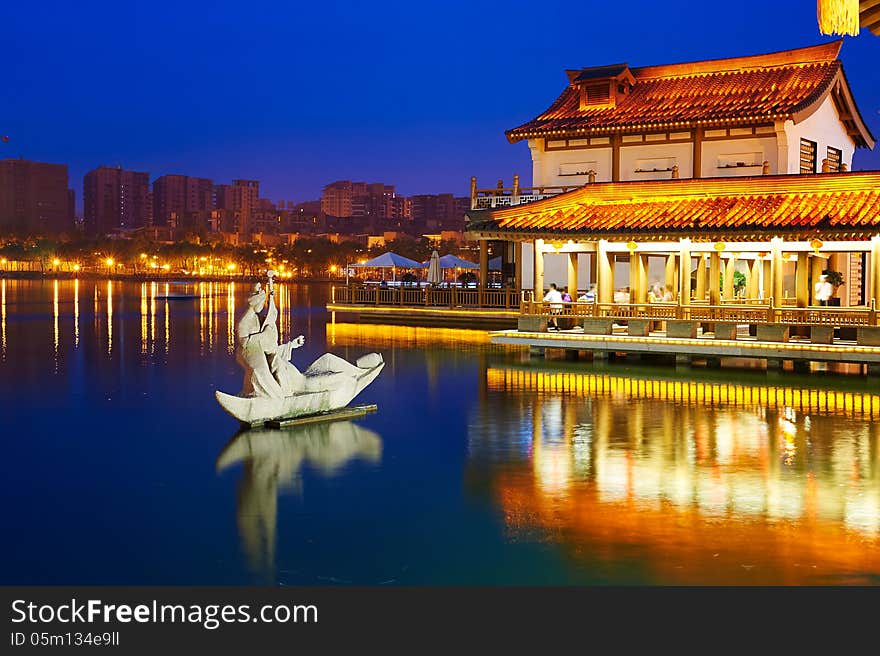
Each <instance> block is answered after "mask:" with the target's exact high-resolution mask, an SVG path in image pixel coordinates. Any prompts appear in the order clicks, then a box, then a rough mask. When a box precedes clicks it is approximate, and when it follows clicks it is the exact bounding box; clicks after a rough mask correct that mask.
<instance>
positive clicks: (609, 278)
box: [596, 239, 614, 303]
mask: <svg viewBox="0 0 880 656" xmlns="http://www.w3.org/2000/svg"><path fill="white" fill-rule="evenodd" d="M613 258H614V253H609V252H608V242H607V241H606V240H604V239H600V240H599V243H598V244H597V246H596V260H597V264H596V292H597V294H596V300H597V301H598V302H599V303H611V302H612V301H614V260H613Z"/></svg>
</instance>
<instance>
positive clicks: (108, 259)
mask: <svg viewBox="0 0 880 656" xmlns="http://www.w3.org/2000/svg"><path fill="white" fill-rule="evenodd" d="M104 264H106V265H107V266H108V267H111V266H113V264H114V262H113V258H112V257H108V258H107V259H106V260H104Z"/></svg>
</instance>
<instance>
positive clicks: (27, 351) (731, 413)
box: [0, 280, 880, 585]
mask: <svg viewBox="0 0 880 656" xmlns="http://www.w3.org/2000/svg"><path fill="white" fill-rule="evenodd" d="M169 291H170V292H173V293H178V292H182V291H183V292H190V293H193V294H195V295H196V296H197V297H196V298H193V299H189V300H186V299H180V300H166V299H165V298H163V297H164V296H165V294H166V293H167V292H169ZM0 294H2V297H0V308H2V316H0V399H2V400H0V411H2V412H0V432H2V446H3V458H2V464H0V468H2V477H0V490H2V495H3V496H2V498H3V502H4V516H5V518H6V519H5V522H4V540H2V542H0V583H5V584H37V583H39V584H50V583H72V584H86V583H94V584H243V583H260V584H284V585H297V584H306V585H308V584H364V585H372V584H389V585H391V584H609V583H610V584H647V585H654V584H704V583H705V584H856V583H858V584H863V583H874V584H876V583H878V582H880V429H878V424H877V419H878V418H880V388H878V384H877V382H876V379H874V380H872V381H867V380H866V379H864V378H857V377H846V376H832V375H821V374H818V373H817V374H813V375H812V376H803V375H795V374H784V375H782V376H779V377H776V378H767V376H766V374H764V373H763V372H748V371H736V372H733V371H730V370H722V371H709V370H707V371H700V370H694V371H692V372H689V373H682V372H678V373H676V372H675V371H674V370H671V369H662V368H651V367H648V366H638V365H630V366H626V365H623V364H610V365H605V367H604V368H603V367H597V368H594V367H593V366H592V365H591V364H590V363H584V362H567V361H564V360H547V361H544V360H537V361H536V360H532V361H530V360H529V358H528V355H527V353H525V352H523V351H521V350H518V349H506V348H501V347H492V346H490V345H489V343H488V339H487V337H486V334H485V333H484V332H481V331H466V330H445V329H427V328H405V327H393V326H373V325H358V324H352V323H341V322H337V323H335V324H334V323H331V322H330V317H329V316H328V314H327V313H326V312H325V310H324V303H325V302H326V300H327V295H328V288H327V287H326V286H320V285H311V286H310V285H286V286H284V285H282V286H281V287H280V289H279V303H280V305H281V326H280V328H281V332H282V333H283V334H284V335H285V336H287V337H292V336H296V335H298V334H303V335H305V337H306V345H305V347H304V348H302V349H299V350H298V351H296V352H295V357H294V363H295V364H297V365H298V366H299V367H300V368H301V369H304V368H305V367H306V366H307V365H308V363H309V362H311V360H313V359H314V358H316V357H317V356H318V355H320V354H321V353H323V352H325V351H331V352H333V353H336V354H338V355H340V356H342V357H345V358H347V359H350V360H354V359H355V358H357V357H358V356H360V355H362V354H364V353H368V352H370V351H379V352H381V353H382V354H383V355H384V357H385V360H386V362H387V365H386V368H385V370H384V371H383V372H382V374H381V375H380V376H379V378H378V379H377V380H376V381H375V382H374V383H373V384H372V385H371V386H370V387H369V388H367V389H366V390H365V391H364V392H363V394H362V395H361V396H360V397H359V398H358V399H357V400H356V402H360V403H376V404H378V406H379V410H378V412H376V413H373V414H370V415H367V416H365V417H363V418H362V419H358V420H356V421H353V422H339V423H334V424H321V425H313V426H308V427H300V428H296V429H290V430H284V431H250V432H247V433H241V434H239V433H238V426H237V423H236V422H235V420H233V419H232V418H231V417H229V416H227V415H226V414H224V412H223V411H222V410H221V409H220V407H219V406H218V405H217V403H216V402H215V400H214V398H213V394H214V390H216V389H221V390H224V391H228V392H236V391H238V389H239V388H240V385H241V373H240V371H239V370H238V367H237V365H236V364H235V362H234V360H233V357H232V352H233V341H232V335H233V329H234V320H235V318H236V317H237V315H238V314H239V313H240V312H241V311H242V310H243V308H244V299H245V297H246V295H247V288H246V286H244V285H241V284H239V285H233V284H225V283H223V284H220V283H213V284H210V283H204V284H190V285H188V286H183V285H171V286H169V287H167V288H166V286H165V285H164V284H151V283H147V284H143V285H142V284H140V283H120V282H109V281H97V282H96V281H85V280H84V281H79V282H75V281H51V280H48V281H12V280H3V281H0Z"/></svg>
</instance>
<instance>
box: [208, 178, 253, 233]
mask: <svg viewBox="0 0 880 656" xmlns="http://www.w3.org/2000/svg"><path fill="white" fill-rule="evenodd" d="M259 206H260V182H259V181H258V180H233V181H232V184H231V185H227V184H219V185H214V209H215V210H229V211H230V212H234V213H235V214H236V215H237V216H238V217H239V219H238V221H237V223H238V226H237V228H238V229H237V230H236V232H239V233H241V234H248V233H250V232H251V231H252V225H251V220H252V216H253V214H254V212H255V211H256V210H257V209H259Z"/></svg>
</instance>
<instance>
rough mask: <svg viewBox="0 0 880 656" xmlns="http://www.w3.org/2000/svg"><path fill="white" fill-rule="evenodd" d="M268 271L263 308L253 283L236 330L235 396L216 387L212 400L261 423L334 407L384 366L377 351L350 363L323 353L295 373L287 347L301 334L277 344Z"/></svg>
mask: <svg viewBox="0 0 880 656" xmlns="http://www.w3.org/2000/svg"><path fill="white" fill-rule="evenodd" d="M273 275H274V274H273V272H271V271H270V272H269V285H268V300H269V307H268V311H267V312H266V316H265V318H263V319H262V320H261V318H260V313H261V312H262V311H263V309H264V307H265V305H266V299H267V293H266V290H264V289H262V287H261V285H260V284H259V283H257V285H256V286H255V287H254V291H253V293H252V294H251V295H250V297H249V298H248V309H247V310H246V311H245V313H244V315H243V316H242V317H241V319H239V322H238V326H237V330H236V343H237V349H236V361H237V362H238V363H239V365H241V367H242V368H243V369H244V385H243V387H242V391H241V393H240V394H238V395H233V394H226V393H224V392H220V391H217V392H215V395H216V397H217V402H218V403H219V404H220V405H221V407H222V408H223V409H224V410H226V412H228V413H229V414H230V415H232V416H233V417H235V418H236V419H238V420H239V421H240V422H241V423H242V424H246V425H249V426H262V425H264V424H266V423H270V422H282V421H287V420H291V419H295V418H298V417H305V416H307V415H318V414H322V413H326V414H330V413H332V412H333V411H335V410H340V409H342V408H344V407H345V406H347V405H348V404H349V403H351V402H352V400H354V398H355V397H356V396H357V395H358V394H360V393H361V391H363V390H364V388H365V387H367V385H369V384H370V383H372V382H373V381H374V380H375V379H376V376H378V375H379V373H380V372H381V371H382V369H383V368H384V366H385V361H384V360H383V359H382V356H381V355H380V354H379V353H370V354H368V355H365V356H363V357H361V358H359V359H358V360H357V362H356V363H355V364H352V363H351V362H348V361H347V360H344V359H342V358H340V357H338V356H335V355H333V354H332V353H325V354H324V355H322V356H321V357H320V358H318V359H317V360H315V361H314V362H313V363H312V364H311V365H310V366H309V368H308V369H306V370H305V371H304V372H300V371H299V370H298V369H297V368H296V367H295V366H293V364H291V362H290V356H291V353H292V352H293V349H296V348H299V347H301V346H302V345H303V344H304V343H305V338H304V337H303V336H302V335H300V336H299V337H297V338H296V339H295V340H293V341H291V342H287V343H284V344H279V339H278V327H277V325H276V321H277V318H278V309H277V308H276V307H275V297H274V296H275V290H274V286H273V281H272V278H273Z"/></svg>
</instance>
